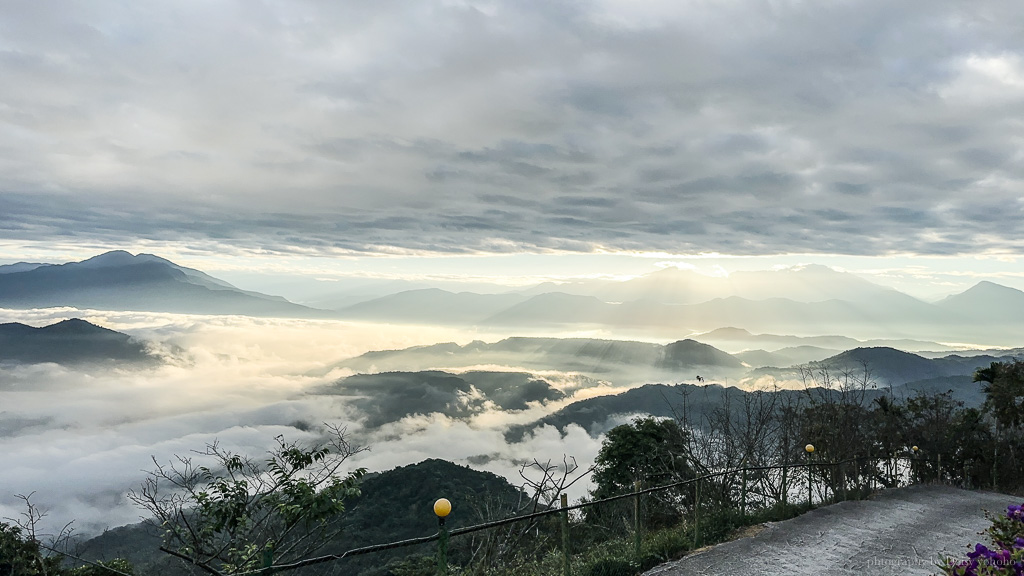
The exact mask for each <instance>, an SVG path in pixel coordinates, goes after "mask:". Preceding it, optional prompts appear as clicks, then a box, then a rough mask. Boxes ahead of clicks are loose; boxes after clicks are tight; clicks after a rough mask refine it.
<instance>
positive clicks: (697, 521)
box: [693, 477, 700, 548]
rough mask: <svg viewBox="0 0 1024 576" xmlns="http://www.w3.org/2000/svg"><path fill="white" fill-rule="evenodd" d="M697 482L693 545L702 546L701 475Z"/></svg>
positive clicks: (694, 504)
mask: <svg viewBox="0 0 1024 576" xmlns="http://www.w3.org/2000/svg"><path fill="white" fill-rule="evenodd" d="M695 484H696V496H697V497H696V498H695V499H694V502H693V547H694V548H700V477H698V478H697V481H696V482H695Z"/></svg>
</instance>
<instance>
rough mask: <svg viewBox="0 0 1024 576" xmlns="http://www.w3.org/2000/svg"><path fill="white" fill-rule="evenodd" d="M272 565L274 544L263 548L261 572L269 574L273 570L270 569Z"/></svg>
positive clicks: (265, 574)
mask: <svg viewBox="0 0 1024 576" xmlns="http://www.w3.org/2000/svg"><path fill="white" fill-rule="evenodd" d="M273 565H274V546H273V545H268V546H267V547H266V548H264V549H263V574H264V576H269V575H270V574H273V573H274V571H273V570H271V569H270V567H271V566H273Z"/></svg>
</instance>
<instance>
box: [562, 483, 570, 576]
mask: <svg viewBox="0 0 1024 576" xmlns="http://www.w3.org/2000/svg"><path fill="white" fill-rule="evenodd" d="M561 500H562V514H561V516H562V576H572V568H571V566H570V564H571V562H570V561H571V558H572V556H571V555H572V552H571V550H570V549H569V510H567V508H569V497H568V496H566V495H565V494H562V497H561Z"/></svg>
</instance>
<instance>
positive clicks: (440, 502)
mask: <svg viewBox="0 0 1024 576" xmlns="http://www.w3.org/2000/svg"><path fill="white" fill-rule="evenodd" d="M451 512H452V503H451V502H449V501H448V499H447V498H438V499H437V502H434V514H437V515H438V517H440V518H444V517H445V516H447V515H449V514H451Z"/></svg>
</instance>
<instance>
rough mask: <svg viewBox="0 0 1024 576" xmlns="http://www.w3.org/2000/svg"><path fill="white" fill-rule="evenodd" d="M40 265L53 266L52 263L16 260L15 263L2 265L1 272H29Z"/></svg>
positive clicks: (0, 266)
mask: <svg viewBox="0 0 1024 576" xmlns="http://www.w3.org/2000/svg"><path fill="white" fill-rule="evenodd" d="M40 266H52V264H41V263H39V262H16V263H14V264H3V265H0V274H11V273H13V272H28V271H29V270H35V269H36V268H39V267H40Z"/></svg>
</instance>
